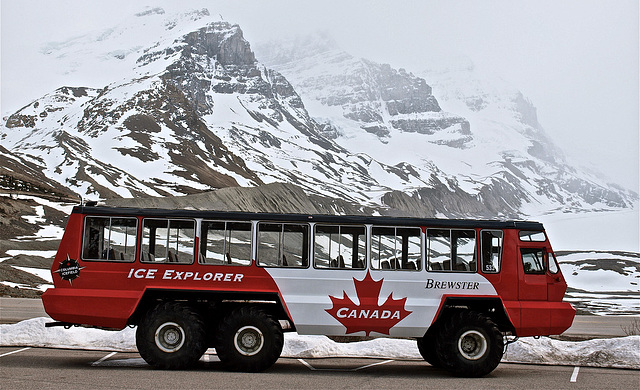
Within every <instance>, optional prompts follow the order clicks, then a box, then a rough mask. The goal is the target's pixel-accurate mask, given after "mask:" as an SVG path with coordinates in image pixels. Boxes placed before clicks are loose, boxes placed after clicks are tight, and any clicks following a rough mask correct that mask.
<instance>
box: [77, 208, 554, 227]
mask: <svg viewBox="0 0 640 390" xmlns="http://www.w3.org/2000/svg"><path fill="white" fill-rule="evenodd" d="M73 213H76V214H90V215H104V216H141V217H164V218H203V219H223V220H234V221H251V220H258V221H278V222H317V223H347V224H373V225H383V226H384V225H386V226H426V227H442V228H445V227H447V228H484V229H524V230H538V231H542V230H544V227H543V226H542V224H541V223H540V222H532V221H514V220H481V219H444V218H416V217H387V216H365V215H325V214H284V213H249V212H238V211H215V210H187V209H154V208H134V207H109V206H86V205H84V206H75V207H74V208H73Z"/></svg>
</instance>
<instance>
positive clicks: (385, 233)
mask: <svg viewBox="0 0 640 390" xmlns="http://www.w3.org/2000/svg"><path fill="white" fill-rule="evenodd" d="M421 237H422V235H421V230H420V228H403V227H383V226H374V227H373V229H372V231H371V268H373V269H384V270H386V269H389V270H415V271H419V270H420V269H422V238H421Z"/></svg>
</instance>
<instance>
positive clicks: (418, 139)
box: [256, 33, 637, 214]
mask: <svg viewBox="0 0 640 390" xmlns="http://www.w3.org/2000/svg"><path fill="white" fill-rule="evenodd" d="M256 52H257V55H258V57H259V58H260V59H261V60H262V61H264V62H265V63H266V64H267V66H270V67H272V68H274V69H276V70H278V71H279V72H281V73H282V74H283V75H284V76H285V77H286V78H287V79H288V80H289V81H290V82H291V83H292V84H293V86H294V87H295V88H296V91H298V93H299V94H300V96H301V98H302V100H303V101H304V102H305V105H306V106H307V107H308V108H309V112H310V113H312V115H314V117H315V118H316V119H317V120H318V121H321V122H323V123H326V124H327V126H328V127H329V126H330V127H331V129H332V135H333V137H332V138H333V139H334V140H335V141H336V142H337V143H338V144H340V145H341V146H343V147H345V148H347V149H348V150H350V151H352V152H358V153H363V154H367V155H369V156H371V157H372V158H374V159H375V160H377V161H380V162H381V163H384V164H387V165H391V166H395V165H398V164H402V165H405V166H410V167H412V169H415V172H417V173H418V174H417V177H418V178H419V180H416V182H414V183H411V184H414V185H415V187H414V188H412V187H411V185H407V184H408V183H402V184H400V183H398V184H399V185H397V187H396V189H398V190H400V191H395V192H393V193H389V194H386V195H385V196H384V197H383V202H384V203H386V204H387V205H391V206H396V207H401V208H415V210H416V211H417V212H420V211H424V208H423V207H422V206H421V204H422V203H424V200H425V199H432V200H431V201H432V202H433V198H438V199H441V200H442V201H443V202H446V199H451V200H453V201H454V202H456V203H457V202H465V203H470V202H469V201H468V198H467V199H465V198H466V196H467V195H469V196H470V197H471V198H474V199H479V200H481V201H482V203H483V204H484V205H486V206H487V207H488V208H489V209H490V210H496V209H502V210H505V209H507V208H511V209H513V210H518V211H521V212H524V213H525V214H539V213H540V212H545V211H549V210H563V211H568V210H580V209H593V208H600V207H601V208H605V207H629V206H631V205H632V204H633V202H634V200H635V199H637V194H635V193H631V192H628V191H625V190H622V189H620V188H618V187H617V186H614V185H609V184H607V183H606V182H604V181H602V180H601V179H599V178H597V177H596V176H594V175H591V174H589V173H587V172H584V171H581V170H578V169H576V168H575V167H572V166H571V165H570V164H568V163H567V162H566V160H565V157H564V155H563V153H562V151H561V150H560V149H559V148H558V147H557V146H555V145H554V144H553V142H552V141H551V140H550V139H549V137H548V136H547V135H546V134H545V131H544V130H543V128H542V126H541V125H540V123H539V122H538V119H537V113H536V108H535V107H534V106H533V104H532V103H531V102H530V101H529V100H527V99H526V98H525V97H524V96H523V95H522V93H520V92H519V91H518V90H517V89H515V88H514V87H512V86H510V85H508V84H507V83H506V82H504V81H503V80H500V79H497V78H489V77H487V76H486V75H482V74H480V73H479V72H478V71H477V70H476V69H475V68H474V66H473V63H471V62H470V61H469V60H468V59H455V61H453V62H451V61H450V62H449V63H447V64H446V65H442V64H443V62H442V60H436V61H434V64H432V66H429V65H430V64H425V69H422V70H420V69H419V70H417V71H416V74H417V76H420V77H417V76H414V74H412V73H408V72H407V71H406V70H404V69H399V70H395V69H392V68H391V67H390V66H389V65H380V64H376V63H373V62H371V61H367V60H366V59H361V58H355V57H353V56H351V55H350V54H348V53H346V52H344V51H342V50H341V49H340V48H339V47H338V46H337V45H336V44H335V42H333V41H332V39H331V37H330V36H329V35H328V34H326V33H318V34H316V35H312V36H307V37H296V38H294V39H290V40H287V41H280V42H269V43H266V44H262V45H261V46H258V47H257V49H256ZM427 83H428V85H427ZM432 88H433V90H432ZM416 100H418V101H420V102H422V104H420V105H418V104H415V102H416ZM429 170H431V172H432V173H433V176H432V177H431V180H429V177H428V176H427V175H426V173H427V172H429ZM419 181H422V182H423V183H427V185H424V186H420V185H419V184H417V182H419ZM403 184H404V185H403ZM439 209H446V210H451V208H449V205H446V204H441V205H440V207H439Z"/></svg>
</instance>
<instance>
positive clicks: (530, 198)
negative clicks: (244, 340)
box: [0, 8, 637, 217]
mask: <svg viewBox="0 0 640 390" xmlns="http://www.w3.org/2000/svg"><path fill="white" fill-rule="evenodd" d="M215 19H217V17H212V16H211V14H210V12H209V11H208V10H207V9H201V10H197V11H192V12H188V13H180V14H167V13H165V11H164V10H163V9H162V8H154V9H150V10H147V11H145V12H141V13H137V14H136V15H134V16H132V17H131V18H129V19H127V20H125V21H124V22H123V23H121V24H119V25H117V26H114V27H113V28H110V29H108V30H105V31H102V32H101V33H99V34H96V33H94V34H89V35H86V36H82V37H78V38H73V39H71V40H69V41H67V42H61V43H57V44H51V45H49V46H48V47H47V48H46V49H47V50H48V52H49V54H50V58H51V62H52V68H55V67H58V66H61V65H64V66H74V67H75V68H76V71H78V72H90V71H91V70H92V69H94V70H100V69H107V68H111V69H117V72H114V78H113V80H112V81H111V82H110V83H108V84H106V85H104V86H102V87H100V88H95V87H88V86H60V88H58V89H56V90H55V91H51V92H50V93H48V94H47V95H45V96H42V97H40V98H37V99H36V100H34V101H33V102H31V103H30V104H28V105H27V106H25V107H24V108H22V109H20V110H18V111H17V112H15V113H12V114H11V115H9V116H8V117H6V118H5V120H4V121H3V128H2V133H1V134H0V140H1V141H2V145H3V147H4V148H6V151H5V150H2V151H0V152H1V153H3V155H6V158H5V159H4V160H3V161H7V162H8V161H12V164H15V162H16V161H19V162H22V164H24V165H25V166H29V167H31V169H33V167H37V168H36V170H38V169H40V170H42V172H44V173H45V176H46V177H47V178H48V179H49V180H48V181H52V182H53V183H56V184H55V185H54V186H58V187H61V188H64V189H65V190H68V191H71V192H74V193H77V194H79V195H81V196H83V197H85V198H92V199H99V198H100V199H103V198H114V197H132V196H134V197H139V196H166V195H181V194H193V193H198V192H203V191H207V190H211V189H215V188H224V187H234V186H257V185H262V184H268V183H274V182H284V183H290V184H295V185H297V186H299V187H301V188H302V189H303V190H304V191H305V192H306V193H307V194H310V195H319V196H327V197H332V198H337V199H340V200H344V201H348V202H352V203H355V204H361V205H364V206H381V207H383V208H391V209H397V210H400V211H401V212H402V213H407V214H413V215H427V216H484V217H491V216H515V215H523V214H525V215H526V214H537V213H539V212H545V211H546V212H548V211H553V210H564V211H576V210H594V209H595V210H597V209H603V208H626V207H631V206H632V204H633V202H635V201H636V200H637V194H635V193H633V192H630V191H626V190H623V189H621V188H618V187H615V186H610V185H608V184H606V183H605V182H602V181H600V180H599V179H597V178H596V177H594V176H591V175H589V174H587V173H585V172H582V171H580V170H577V169H576V168H574V167H572V166H570V165H568V164H567V163H566V162H565V160H564V157H563V155H562V153H561V151H560V150H559V149H558V148H557V147H556V146H555V145H554V144H553V143H552V142H551V141H550V140H549V138H548V137H547V136H546V134H545V132H544V130H543V129H542V127H541V126H540V125H539V123H538V120H537V116H536V109H535V107H534V106H533V104H532V103H531V102H530V101H528V100H527V99H526V97H524V96H523V95H522V94H521V93H520V92H518V91H517V90H516V89H514V88H511V87H509V86H505V85H502V84H499V83H494V82H492V81H491V80H487V79H483V78H482V76H481V75H478V74H476V73H474V71H473V65H472V64H460V65H458V66H457V68H455V69H444V70H440V71H439V72H433V71H429V70H420V69H417V70H415V73H414V72H412V71H411V70H405V69H395V68H392V67H391V66H390V65H386V64H379V63H376V62H373V61H370V60H367V59H361V58H356V57H354V56H352V55H350V54H349V53H347V52H345V51H342V50H341V49H339V48H338V47H337V45H335V43H333V42H332V39H331V37H330V36H328V35H322V34H320V35H315V36H310V37H307V38H298V39H295V40H292V41H288V42H272V43H270V44H266V45H263V46H262V47H260V48H259V51H258V55H256V54H254V52H253V51H252V48H251V45H250V43H249V42H248V41H246V40H245V39H244V37H243V33H242V30H241V27H240V26H238V25H234V24H231V23H229V22H225V21H219V20H218V21H215ZM212 20H214V21H212ZM69 61H71V63H70V62H69ZM116 75H117V78H116V77H115V76H116ZM102 77H104V75H102ZM430 83H431V84H433V85H436V86H437V89H438V92H439V94H440V96H441V97H439V96H437V95H435V94H434V92H433V88H432V86H431V84H430ZM440 100H441V101H442V103H444V105H445V107H446V108H447V109H446V110H443V108H442V107H441V106H442V103H440ZM2 168H3V174H4V175H5V176H11V175H12V174H11V172H15V171H16V167H15V166H13V167H9V166H6V164H4V163H3V167H2Z"/></svg>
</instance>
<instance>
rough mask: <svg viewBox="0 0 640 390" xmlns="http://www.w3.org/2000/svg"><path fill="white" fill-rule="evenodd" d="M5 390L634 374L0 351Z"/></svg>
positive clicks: (580, 385) (569, 383) (625, 384)
mask: <svg viewBox="0 0 640 390" xmlns="http://www.w3.org/2000/svg"><path fill="white" fill-rule="evenodd" d="M0 384H2V388H6V389H42V388H59V389H65V390H73V389H83V390H84V389H88V388H90V389H118V388H122V389H138V388H140V389H142V388H149V389H172V390H174V389H204V388H206V389H219V388H224V389H260V390H266V389H279V390H281V389H314V390H317V389H371V388H375V389H385V388H389V389H403V388H405V389H414V388H436V389H450V388H455V389H469V388H471V389H476V388H491V389H514V388H520V389H534V388H535V389H558V388H571V389H616V390H623V389H624V390H626V389H633V390H637V389H638V388H639V385H640V375H639V374H638V371H637V370H614V369H600V368H588V367H580V368H575V367H568V366H563V367H557V366H535V365H522V364H505V363H503V364H500V365H499V366H498V368H497V369H496V370H494V371H493V372H492V373H491V374H489V375H488V376H486V377H484V378H455V377H452V376H450V375H449V374H448V373H446V372H444V371H442V370H438V369H436V368H433V367H431V366H429V365H428V364H426V363H425V362H422V361H396V360H380V359H337V358H336V359H304V360H302V359H280V360H278V362H277V363H276V364H275V365H274V366H273V367H271V368H270V369H269V370H267V371H266V372H263V373H256V374H248V373H235V372H226V371H223V370H222V368H221V366H220V363H219V362H218V361H215V359H214V356H209V355H205V357H204V358H203V359H201V360H200V362H199V363H198V365H197V366H196V367H195V368H194V369H191V370H185V371H161V370H154V369H151V368H150V367H149V366H148V365H146V364H145V363H144V361H142V359H140V356H139V355H137V354H135V353H118V354H113V353H107V352H99V351H69V350H56V349H42V348H27V349H22V348H7V347H4V348H2V347H0Z"/></svg>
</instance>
